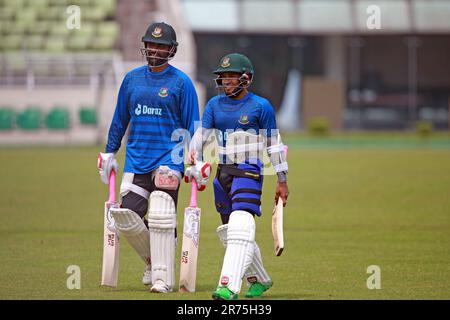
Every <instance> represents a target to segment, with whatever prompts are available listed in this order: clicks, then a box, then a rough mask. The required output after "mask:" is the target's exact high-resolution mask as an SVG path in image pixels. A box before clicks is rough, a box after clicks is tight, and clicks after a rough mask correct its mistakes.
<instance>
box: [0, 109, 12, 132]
mask: <svg viewBox="0 0 450 320" xmlns="http://www.w3.org/2000/svg"><path fill="white" fill-rule="evenodd" d="M13 122H14V110H13V109H12V108H9V107H2V108H0V130H9V129H12V128H13Z"/></svg>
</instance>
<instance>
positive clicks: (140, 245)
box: [110, 208, 151, 265]
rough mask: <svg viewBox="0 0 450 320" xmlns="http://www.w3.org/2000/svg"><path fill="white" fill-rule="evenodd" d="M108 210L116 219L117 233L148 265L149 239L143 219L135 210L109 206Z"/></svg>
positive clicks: (149, 261)
mask: <svg viewBox="0 0 450 320" xmlns="http://www.w3.org/2000/svg"><path fill="white" fill-rule="evenodd" d="M110 211H111V215H112V216H113V217H114V220H115V221H116V225H115V226H116V229H117V230H118V231H119V234H120V235H121V236H123V237H124V238H125V239H127V241H128V243H129V244H130V245H131V246H132V247H133V248H134V250H136V252H137V253H138V254H139V256H140V257H141V258H142V260H144V262H145V263H146V264H147V265H150V264H151V259H150V240H149V237H148V229H147V227H146V226H145V224H144V221H142V219H141V217H139V215H138V214H137V213H136V212H134V211H133V210H130V209H124V208H111V210H110Z"/></svg>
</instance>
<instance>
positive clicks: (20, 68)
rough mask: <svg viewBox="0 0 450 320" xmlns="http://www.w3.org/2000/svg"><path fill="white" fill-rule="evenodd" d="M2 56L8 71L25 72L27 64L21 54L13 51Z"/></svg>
mask: <svg viewBox="0 0 450 320" xmlns="http://www.w3.org/2000/svg"><path fill="white" fill-rule="evenodd" d="M4 57H5V61H6V66H7V69H8V70H9V71H12V72H14V73H21V74H25V73H26V68H27V64H26V61H25V58H24V56H23V55H18V54H16V53H15V52H8V53H7V54H6V55H5V56H4Z"/></svg>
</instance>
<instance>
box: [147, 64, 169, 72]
mask: <svg viewBox="0 0 450 320" xmlns="http://www.w3.org/2000/svg"><path fill="white" fill-rule="evenodd" d="M168 66H169V64H168V63H166V64H163V65H162V66H157V67H152V66H148V67H149V68H150V71H151V72H155V73H157V72H161V71H164V70H166V68H167V67H168Z"/></svg>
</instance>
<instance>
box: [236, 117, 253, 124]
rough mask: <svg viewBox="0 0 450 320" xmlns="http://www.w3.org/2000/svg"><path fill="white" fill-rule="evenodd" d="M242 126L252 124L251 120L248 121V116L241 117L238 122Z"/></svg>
mask: <svg viewBox="0 0 450 320" xmlns="http://www.w3.org/2000/svg"><path fill="white" fill-rule="evenodd" d="M238 122H239V123H240V124H248V123H249V122H250V120H248V116H246V115H241V117H240V118H239V121H238Z"/></svg>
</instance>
